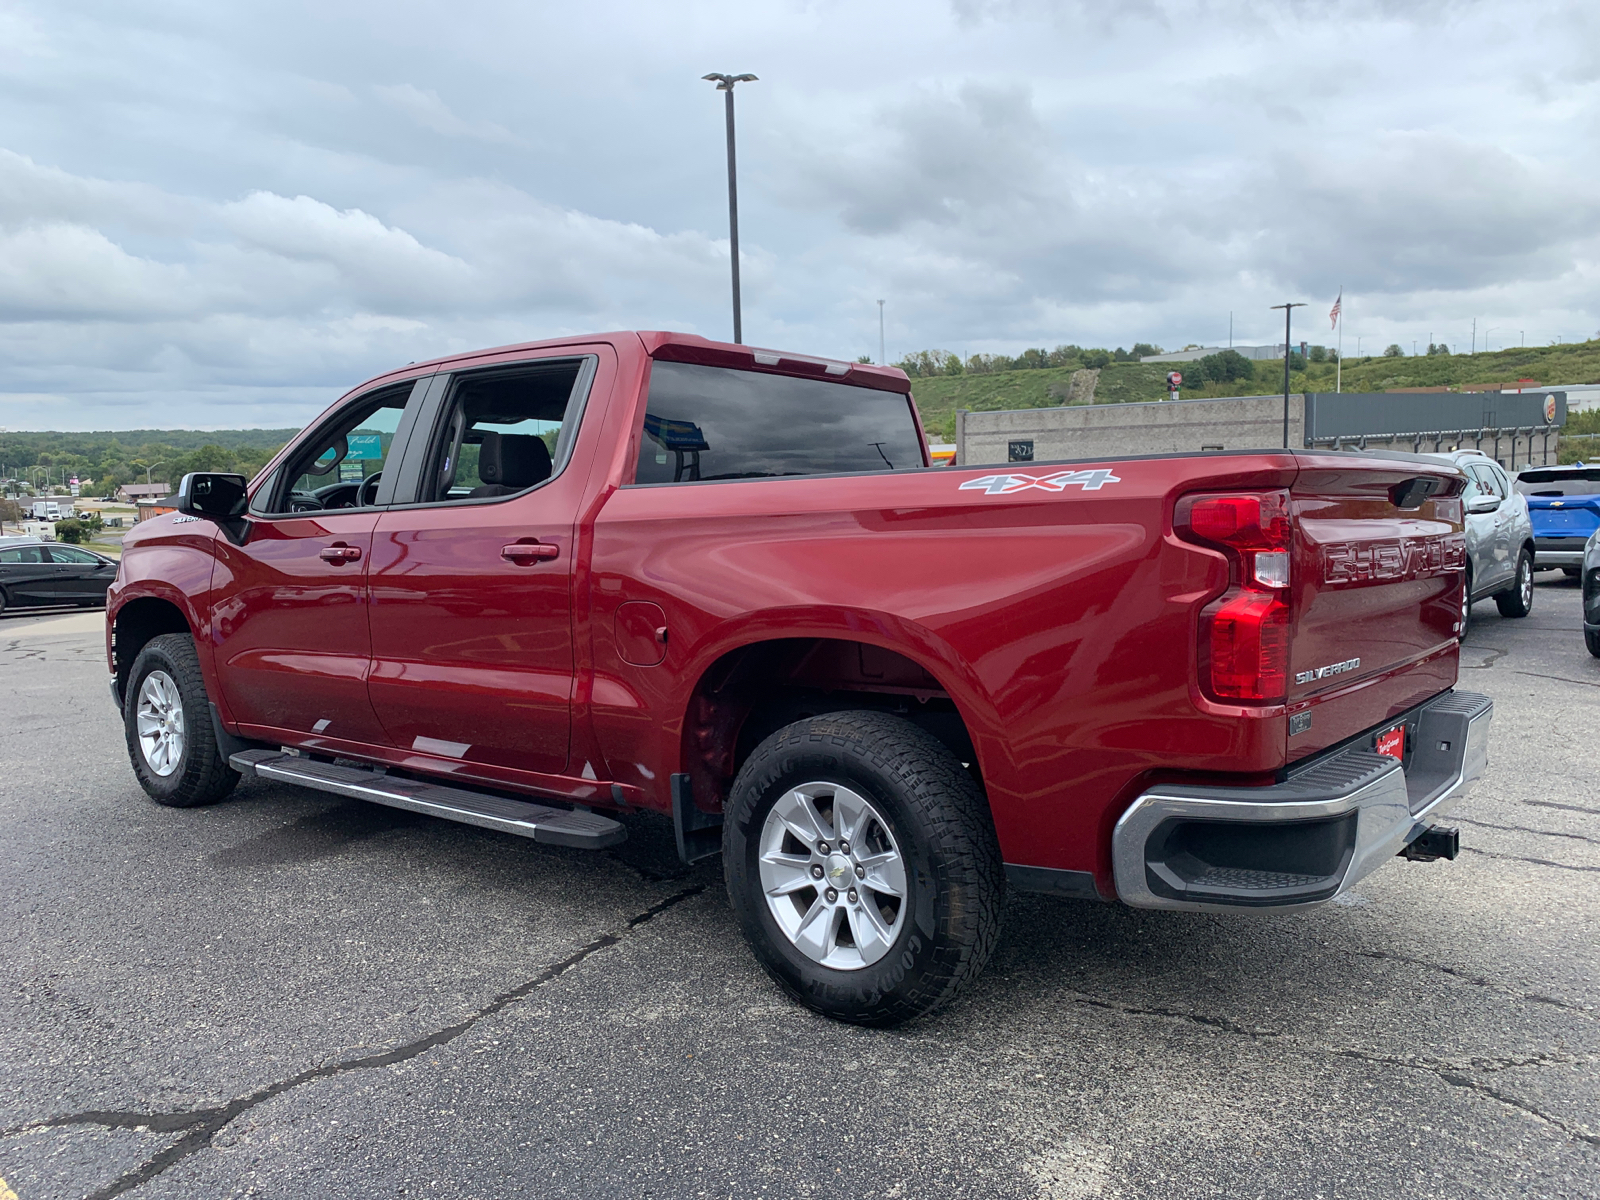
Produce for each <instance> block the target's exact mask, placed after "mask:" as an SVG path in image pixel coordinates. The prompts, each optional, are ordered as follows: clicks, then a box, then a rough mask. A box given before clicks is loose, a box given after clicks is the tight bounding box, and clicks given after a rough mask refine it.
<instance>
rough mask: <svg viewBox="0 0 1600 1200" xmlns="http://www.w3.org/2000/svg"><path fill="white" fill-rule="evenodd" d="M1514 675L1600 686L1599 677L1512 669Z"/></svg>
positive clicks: (1585, 685)
mask: <svg viewBox="0 0 1600 1200" xmlns="http://www.w3.org/2000/svg"><path fill="white" fill-rule="evenodd" d="M1512 674H1514V675H1526V676H1528V677H1529V678H1530V679H1552V680H1555V681H1556V682H1557V683H1576V684H1581V685H1582V686H1583V687H1600V679H1568V678H1567V677H1566V676H1565V675H1544V674H1541V673H1540V672H1538V671H1513V672H1512Z"/></svg>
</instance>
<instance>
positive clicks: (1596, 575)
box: [1583, 529, 1600, 658]
mask: <svg viewBox="0 0 1600 1200" xmlns="http://www.w3.org/2000/svg"><path fill="white" fill-rule="evenodd" d="M1583 640H1584V644H1585V645H1587V646H1588V647H1589V653H1590V654H1592V655H1594V656H1595V657H1596V658H1600V529H1597V530H1595V531H1594V532H1593V533H1591V534H1590V535H1589V540H1588V542H1586V543H1585V544H1584V547H1583Z"/></svg>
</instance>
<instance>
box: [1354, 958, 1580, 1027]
mask: <svg viewBox="0 0 1600 1200" xmlns="http://www.w3.org/2000/svg"><path fill="white" fill-rule="evenodd" d="M1355 953H1356V954H1357V955H1358V956H1359V957H1361V958H1375V959H1379V960H1380V961H1387V962H1397V963H1405V964H1406V965H1407V966H1412V967H1423V968H1425V969H1427V970H1430V971H1439V972H1442V973H1443V974H1445V975H1448V976H1450V977H1451V978H1452V979H1457V980H1460V981H1461V982H1462V983H1467V984H1471V985H1472V986H1473V987H1481V988H1487V989H1489V990H1490V991H1492V992H1500V993H1502V994H1504V995H1507V996H1514V997H1515V998H1516V999H1518V1000H1526V1001H1528V1002H1529V1003H1530V1004H1548V1005H1550V1006H1551V1007H1553V1008H1560V1009H1565V1010H1566V1011H1567V1012H1572V1013H1577V1014H1579V1015H1580V1016H1585V1017H1588V1018H1589V1019H1590V1020H1593V1019H1594V1016H1595V1014H1594V1012H1593V1010H1592V1009H1590V1008H1589V1007H1587V1006H1586V1005H1582V1004H1574V1003H1572V1002H1571V1001H1570V1000H1559V999H1557V998H1556V997H1554V996H1546V995H1543V994H1541V993H1539V992H1519V991H1518V990H1517V989H1516V988H1514V987H1510V986H1508V985H1506V984H1503V983H1496V982H1495V981H1494V980H1492V979H1487V978H1485V977H1484V976H1482V975H1469V974H1468V973H1467V972H1466V971H1460V970H1457V969H1456V968H1455V967H1447V966H1445V965H1444V964H1443V963H1434V962H1427V961H1426V960H1424V959H1420V958H1411V957H1408V956H1407V955H1404V954H1393V953H1390V952H1389V951H1387V950H1357V951H1356V952H1355Z"/></svg>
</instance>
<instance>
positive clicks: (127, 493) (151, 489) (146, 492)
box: [117, 483, 172, 504]
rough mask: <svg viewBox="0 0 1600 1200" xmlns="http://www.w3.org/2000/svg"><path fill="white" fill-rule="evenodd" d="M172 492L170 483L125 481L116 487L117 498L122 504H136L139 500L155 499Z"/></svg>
mask: <svg viewBox="0 0 1600 1200" xmlns="http://www.w3.org/2000/svg"><path fill="white" fill-rule="evenodd" d="M171 494H172V485H171V484H170V483H125V484H123V485H122V486H121V487H119V488H118V489H117V499H118V500H121V501H122V502H123V503H124V504H137V503H139V501H141V500H156V499H159V498H160V497H162V496H170V495H171Z"/></svg>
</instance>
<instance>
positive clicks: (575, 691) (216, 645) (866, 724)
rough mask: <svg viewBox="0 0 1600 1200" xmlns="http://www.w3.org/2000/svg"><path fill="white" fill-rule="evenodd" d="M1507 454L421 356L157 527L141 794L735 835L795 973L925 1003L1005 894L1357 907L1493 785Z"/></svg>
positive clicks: (738, 872) (802, 981)
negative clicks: (1174, 447) (1031, 457)
mask: <svg viewBox="0 0 1600 1200" xmlns="http://www.w3.org/2000/svg"><path fill="white" fill-rule="evenodd" d="M1465 484H1466V477H1465V476H1464V474H1463V472H1462V471H1461V470H1459V469H1458V468H1457V467H1456V466H1454V465H1452V464H1450V463H1447V462H1442V461H1440V460H1438V459H1429V458H1425V457H1420V456H1410V455H1399V454H1384V453H1378V452H1331V451H1330V452H1323V451H1307V450H1298V449H1295V450H1287V449H1267V450H1261V451H1249V452H1228V453H1205V454H1190V455H1183V454H1179V455H1166V456H1148V457H1135V458H1120V459H1111V460H1096V461H1092V462H1056V463H1029V464H1026V466H1025V467H1024V466H1018V465H1009V466H1007V465H999V466H978V465H969V464H956V465H952V466H949V467H942V468H939V469H937V470H934V469H930V461H929V456H928V450H927V447H926V443H925V440H924V438H923V435H922V430H921V426H920V423H919V420H918V417H917V410H916V407H915V405H914V403H913V401H912V398H911V395H910V383H909V381H908V380H907V378H906V377H905V375H904V374H902V373H901V372H899V371H896V370H892V369H886V368H882V367H875V366H871V365H865V364H857V363H844V362H835V361H831V360H827V359H821V358H816V357H811V356H806V355H795V354H787V353H781V352H777V351H768V350H761V349H752V348H750V347H748V346H742V345H730V344H725V343H717V342H711V341H707V340H705V339H703V338H699V337H694V336H690V335H683V334H672V333H618V334H605V335H595V336H590V337H575V338H568V339H560V340H555V341H547V342H538V343H533V344H529V345H522V346H513V347H506V348H500V349H495V350H488V351H483V352H480V353H476V354H466V355H459V356H455V357H451V358H445V359H439V360H436V361H432V362H426V363H418V364H413V365H408V366H406V367H404V368H402V369H400V370H397V371H393V372H391V373H389V374H387V375H383V376H380V377H378V378H377V379H374V380H371V381H369V382H367V383H365V384H362V385H361V386H360V387H358V388H355V389H354V390H353V391H351V392H350V393H349V394H347V395H346V396H345V397H343V398H342V399H340V400H339V401H338V402H337V403H335V404H334V405H333V406H332V407H331V408H330V409H329V410H328V411H327V412H326V413H324V414H323V415H322V416H321V417H319V418H318V419H317V420H316V421H315V422H313V423H312V424H311V426H310V427H308V428H307V429H306V430H305V431H304V432H303V433H302V434H301V435H300V436H299V437H297V438H295V439H294V441H293V442H291V443H290V444H289V445H288V446H287V447H286V448H285V449H284V450H283V451H282V452H281V453H280V454H279V455H278V456H277V457H276V458H275V459H274V460H273V461H272V462H271V463H269V464H268V465H267V467H266V468H264V469H263V470H262V471H261V473H260V474H259V475H258V476H257V477H256V478H255V479H254V480H253V481H251V482H249V483H248V484H247V483H246V481H245V480H244V478H243V477H241V476H234V475H219V474H198V475H190V476H188V477H186V478H185V479H184V481H183V483H182V485H181V487H180V489H179V492H178V496H177V500H176V504H177V509H178V511H177V512H176V513H173V514H169V515H166V516H161V517H156V518H153V519H151V520H148V521H145V522H142V523H141V524H140V525H139V526H137V527H136V528H135V529H134V531H133V532H132V533H131V534H130V535H129V536H128V538H127V539H126V540H125V543H124V545H125V551H124V554H123V558H122V564H121V570H120V572H119V575H118V578H117V581H116V583H115V585H114V586H113V588H112V590H111V596H110V603H109V607H108V613H107V650H108V661H109V667H110V672H111V687H112V693H113V696H114V698H115V700H116V703H117V704H118V706H119V708H120V710H121V712H122V714H123V719H124V723H125V729H126V736H127V743H128V749H129V755H130V758H131V761H132V764H133V769H134V772H135V774H136V776H137V778H138V780H139V782H140V784H141V785H142V786H143V787H144V789H145V790H146V791H147V792H148V793H149V794H150V795H151V796H152V797H153V798H154V799H155V800H157V801H159V802H161V803H163V804H169V805H179V806H186V805H195V804H206V803H211V802H214V801H217V800H220V799H221V798H223V797H224V796H226V795H227V794H228V792H229V791H230V790H231V789H232V787H233V786H234V784H235V783H236V782H237V780H238V779H239V778H240V777H241V776H242V775H255V776H258V777H263V778H269V779H274V780H280V781H287V782H291V783H295V784H299V785H302V786H305V787H308V788H315V789H319V790H323V791H328V792H334V793H338V794H341V795H346V796H356V797H361V798H364V799H367V800H371V801H374V802H377V803H381V804H389V805H395V806H398V807H402V808H409V809H412V810H415V811H420V812H425V813H432V814H434V815H437V816H440V817H445V818H448V819H452V820H458V821H466V822H470V823H473V824H477V825H480V826H484V827H487V828H491V829H497V830H502V831H505V832H508V833H513V834H519V835H522V836H525V837H530V838H533V839H534V840H536V841H543V842H547V843H551V844H555V845H561V846H569V847H577V848H592V849H603V848H605V847H607V846H611V845H615V844H616V843H617V842H618V841H619V840H621V839H622V838H623V837H624V836H625V835H626V826H625V825H624V824H623V823H622V822H621V821H619V820H618V819H617V818H618V817H619V816H620V815H621V814H623V813H626V812H631V811H633V810H651V811H654V812H657V813H660V814H663V815H665V816H667V817H669V818H670V819H671V821H672V824H673V829H674V832H675V836H676V838H677V843H678V847H679V852H680V853H681V854H682V856H683V857H684V859H685V860H686V861H693V860H695V859H698V858H702V857H706V856H709V855H712V854H715V853H717V852H719V851H720V853H721V855H722V869H723V875H724V879H725V883H726V886H727V890H728V895H729V898H730V901H731V904H732V907H733V910H734V912H735V914H736V915H737V918H738V920H739V923H740V925H741V927H742V930H743V932H744V934H745V936H746V938H747V939H748V941H749V943H750V945H751V947H752V949H753V950H754V952H755V954H756V956H757V957H758V958H759V959H760V961H761V962H762V964H763V965H764V966H765V967H766V969H767V970H768V971H769V972H770V973H771V974H772V975H773V977H774V978H775V979H776V980H777V981H778V982H779V983H780V984H781V985H782V986H783V987H784V988H785V989H787V990H788V991H789V992H790V994H792V995H793V996H795V997H796V998H797V999H799V1000H800V1001H802V1002H803V1003H805V1004H808V1005H810V1006H812V1007H814V1008H816V1009H818V1010H819V1011H822V1012H825V1013H828V1014H831V1015H833V1016H836V1017H839V1018H842V1019H846V1020H851V1021H857V1022H863V1023H873V1024H891V1023H894V1022H897V1021H902V1020H905V1019H907V1018H909V1017H913V1016H916V1015H918V1014H920V1013H924V1012H927V1011H929V1010H931V1009H933V1008H935V1007H937V1006H938V1005H940V1004H941V1003H943V1002H945V1001H946V1000H948V999H949V998H950V997H951V996H953V995H954V994H956V993H957V992H958V991H959V989H960V988H961V987H962V985H963V984H964V983H966V982H967V981H968V980H970V979H971V978H972V977H973V976H974V975H975V974H977V973H978V972H979V971H980V970H981V969H982V967H983V965H984V963H985V961H986V960H987V958H988V956H989V954H990V952H991V950H992V949H993V947H994V945H995V942H996V940H997V937H998V931H999V927H1000V914H1001V909H1002V901H1003V897H1004V893H1005V890H1006V889H1007V888H1008V887H1009V888H1013V889H1020V890H1027V891H1036V892H1044V893H1048V894H1052V895H1055V896H1062V897H1073V898H1080V899H1085V900H1101V901H1115V902H1121V903H1124V904H1129V905H1133V906H1137V907H1144V908H1158V909H1174V910H1198V911H1236V910H1240V909H1264V908H1296V907H1303V906H1307V905H1313V904H1317V903H1321V902H1324V901H1327V900H1330V899H1332V898H1334V897H1336V896H1338V895H1340V894H1341V893H1343V892H1346V891H1348V890H1349V889H1350V888H1351V887H1353V886H1354V885H1355V884H1356V883H1357V882H1358V881H1359V880H1361V879H1362V878H1364V877H1365V876H1366V875H1367V874H1368V873H1370V872H1371V871H1373V870H1374V869H1376V868H1377V867H1379V866H1381V865H1382V864H1383V863H1384V862H1386V861H1388V860H1389V859H1391V858H1393V857H1395V856H1396V855H1398V854H1405V855H1406V856H1408V857H1411V858H1413V859H1422V860H1427V859H1433V858H1438V857H1454V850H1455V844H1456V835H1455V831H1454V830H1451V829H1447V828H1445V827H1443V826H1440V825H1439V824H1438V821H1439V818H1440V817H1441V816H1442V815H1443V814H1444V812H1445V811H1446V810H1447V809H1448V807H1449V806H1450V805H1451V804H1452V803H1454V802H1455V801H1456V800H1457V799H1458V798H1459V797H1460V796H1461V795H1462V794H1463V792H1464V791H1465V789H1466V788H1467V787H1468V786H1469V785H1470V784H1471V782H1472V781H1473V780H1474V779H1476V778H1477V777H1478V776H1479V775H1480V774H1481V772H1482V770H1483V767H1484V764H1485V761H1486V755H1487V738H1488V726H1489V722H1490V717H1491V714H1492V706H1491V704H1490V702H1489V701H1488V700H1487V699H1486V698H1485V697H1482V696H1477V695H1473V694H1470V693H1465V692H1459V691H1455V690H1453V689H1454V684H1455V682H1456V675H1457V659H1458V653H1459V642H1458V637H1459V633H1460V630H1461V618H1462V611H1463V597H1464V593H1463V576H1464V568H1465V558H1464V555H1465V546H1464V538H1463V506H1462V490H1463V488H1464V486H1465Z"/></svg>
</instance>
